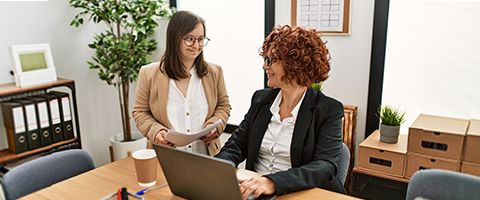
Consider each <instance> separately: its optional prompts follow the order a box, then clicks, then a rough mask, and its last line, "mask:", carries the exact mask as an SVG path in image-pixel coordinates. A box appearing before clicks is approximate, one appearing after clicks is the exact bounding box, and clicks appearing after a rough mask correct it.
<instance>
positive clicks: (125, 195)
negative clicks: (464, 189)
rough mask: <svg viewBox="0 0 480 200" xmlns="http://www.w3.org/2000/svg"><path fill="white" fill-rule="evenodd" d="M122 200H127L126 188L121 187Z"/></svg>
mask: <svg viewBox="0 0 480 200" xmlns="http://www.w3.org/2000/svg"><path fill="white" fill-rule="evenodd" d="M122 200H128V194H127V188H126V187H122Z"/></svg>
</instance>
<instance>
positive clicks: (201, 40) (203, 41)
mask: <svg viewBox="0 0 480 200" xmlns="http://www.w3.org/2000/svg"><path fill="white" fill-rule="evenodd" d="M182 39H183V42H184V43H185V45H187V46H189V47H191V46H193V45H194V44H195V41H197V42H198V45H199V46H202V47H204V46H207V44H208V41H210V39H209V38H207V37H204V36H200V37H198V38H196V37H195V36H193V35H187V36H185V37H183V38H182Z"/></svg>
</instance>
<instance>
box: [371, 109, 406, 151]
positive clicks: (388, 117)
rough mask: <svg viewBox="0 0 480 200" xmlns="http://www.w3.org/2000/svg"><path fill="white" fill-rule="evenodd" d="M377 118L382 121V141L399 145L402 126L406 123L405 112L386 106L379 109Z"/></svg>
mask: <svg viewBox="0 0 480 200" xmlns="http://www.w3.org/2000/svg"><path fill="white" fill-rule="evenodd" d="M377 116H378V118H379V119H380V141H382V142H385V143H397V141H398V134H399V133H400V124H402V123H403V122H405V112H400V111H399V110H398V109H396V108H393V107H391V106H388V105H384V106H380V107H379V108H378V112H377Z"/></svg>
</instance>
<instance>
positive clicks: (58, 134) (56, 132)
mask: <svg viewBox="0 0 480 200" xmlns="http://www.w3.org/2000/svg"><path fill="white" fill-rule="evenodd" d="M42 97H45V98H46V99H47V101H48V103H47V110H48V115H49V120H50V126H51V127H52V142H53V143H55V142H60V141H63V127H62V120H61V118H60V105H59V102H58V98H57V95H53V94H45V95H42Z"/></svg>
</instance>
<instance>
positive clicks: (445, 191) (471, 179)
mask: <svg viewBox="0 0 480 200" xmlns="http://www.w3.org/2000/svg"><path fill="white" fill-rule="evenodd" d="M412 199H432V200H433V199H435V200H456V199H458V200H463V199H480V177H478V176H472V175H468V174H463V173H460V172H453V171H447V170H440V169H427V170H420V171H417V172H415V173H414V174H413V176H412V177H411V178H410V183H409V184H408V188H407V200H412Z"/></svg>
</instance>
